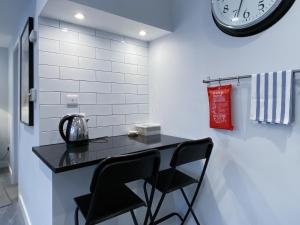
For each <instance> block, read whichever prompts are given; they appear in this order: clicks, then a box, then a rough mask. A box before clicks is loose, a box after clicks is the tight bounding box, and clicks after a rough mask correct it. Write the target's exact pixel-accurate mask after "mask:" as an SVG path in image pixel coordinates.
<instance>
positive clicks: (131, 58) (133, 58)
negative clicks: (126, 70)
mask: <svg viewBox="0 0 300 225" xmlns="http://www.w3.org/2000/svg"><path fill="white" fill-rule="evenodd" d="M125 63H129V64H135V65H141V66H146V65H148V58H147V57H143V56H138V55H131V54H126V55H125Z"/></svg>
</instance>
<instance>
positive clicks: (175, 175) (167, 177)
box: [144, 138, 213, 225]
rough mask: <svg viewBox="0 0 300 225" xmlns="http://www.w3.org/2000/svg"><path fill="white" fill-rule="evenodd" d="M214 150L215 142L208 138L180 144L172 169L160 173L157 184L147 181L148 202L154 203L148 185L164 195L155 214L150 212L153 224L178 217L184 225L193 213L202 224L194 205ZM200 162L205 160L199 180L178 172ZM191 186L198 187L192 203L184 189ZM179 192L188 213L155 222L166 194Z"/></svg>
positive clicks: (172, 162) (197, 221)
mask: <svg viewBox="0 0 300 225" xmlns="http://www.w3.org/2000/svg"><path fill="white" fill-rule="evenodd" d="M212 148H213V142H212V139H211V138H206V139H202V140H196V141H188V142H185V143H183V144H180V145H179V146H178V147H177V149H176V150H175V152H174V155H173V157H172V160H171V163H170V168H169V169H166V170H163V171H160V172H159V174H158V179H157V183H153V181H151V180H150V179H146V180H145V183H144V192H145V197H146V201H149V200H151V201H152V199H149V197H148V194H147V184H148V183H149V184H151V185H152V188H153V187H154V186H155V185H156V189H158V190H159V191H160V192H161V193H162V196H161V198H160V200H159V202H158V205H157V208H156V210H155V212H154V214H153V215H152V213H151V211H150V218H151V224H159V223H162V222H164V221H166V220H168V219H170V218H171V217H173V216H177V217H178V218H179V219H180V220H181V225H183V224H184V223H185V221H186V219H187V217H188V216H189V214H190V213H191V214H192V216H193V218H194V219H195V221H196V223H197V224H198V225H200V222H199V220H198V218H197V216H196V214H195V212H194V210H193V205H194V203H195V200H196V198H197V195H198V193H199V190H200V187H201V183H202V181H203V178H204V175H205V171H206V168H207V165H208V162H209V158H210V155H211V152H212ZM198 160H205V163H204V166H203V169H202V172H201V176H200V179H199V180H198V179H194V178H192V177H190V176H188V175H187V174H185V173H183V172H181V171H179V170H177V167H178V166H181V165H184V164H187V163H191V162H194V161H198ZM191 184H197V187H196V191H195V193H194V195H193V198H192V201H189V199H188V198H187V195H186V193H185V192H184V190H183V188H184V187H187V186H189V185H191ZM177 190H180V191H181V193H182V195H183V198H184V200H185V202H186V204H187V206H188V211H187V212H186V214H185V215H184V217H182V216H181V215H180V214H179V213H176V212H174V213H171V214H169V215H167V216H164V217H163V218H161V219H159V220H155V219H156V217H157V214H158V212H159V210H160V208H161V206H162V203H163V201H164V199H165V197H166V194H168V193H171V192H174V191H177Z"/></svg>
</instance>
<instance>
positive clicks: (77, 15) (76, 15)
mask: <svg viewBox="0 0 300 225" xmlns="http://www.w3.org/2000/svg"><path fill="white" fill-rule="evenodd" d="M74 17H75V18H76V19H78V20H83V19H84V18H85V16H84V15H83V14H82V13H76V14H75V15H74Z"/></svg>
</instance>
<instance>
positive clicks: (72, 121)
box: [59, 114, 89, 145]
mask: <svg viewBox="0 0 300 225" xmlns="http://www.w3.org/2000/svg"><path fill="white" fill-rule="evenodd" d="M66 122H68V123H67V127H66V132H65V131H64V125H65V123H66ZM87 122H88V120H87V119H85V117H84V115H81V114H73V115H66V116H65V117H63V118H62V119H61V121H60V123H59V132H60V135H61V137H62V138H63V139H64V141H65V142H66V143H67V144H68V145H84V144H88V141H89V131H88V125H87Z"/></svg>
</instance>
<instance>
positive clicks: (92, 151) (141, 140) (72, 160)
mask: <svg viewBox="0 0 300 225" xmlns="http://www.w3.org/2000/svg"><path fill="white" fill-rule="evenodd" d="M184 141H187V139H184V138H178V137H172V136H167V135H155V136H149V137H143V136H138V137H135V138H130V137H128V136H127V135H124V136H116V137H107V138H102V139H96V140H91V142H90V143H89V144H88V145H85V146H76V147H67V145H66V144H54V145H45V146H40V147H34V148H32V149H33V152H34V153H35V154H36V155H37V156H38V157H39V158H40V159H41V160H42V161H43V162H44V163H45V164H46V165H47V166H48V167H49V168H50V169H51V170H52V171H53V172H54V173H61V172H65V171H69V170H74V169H78V168H82V167H86V166H91V165H94V164H98V163H99V162H100V161H102V160H103V159H105V158H107V157H112V156H118V155H123V154H128V153H133V152H139V151H147V150H150V149H158V150H164V149H168V148H172V147H176V146H177V145H178V144H180V143H182V142H184Z"/></svg>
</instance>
